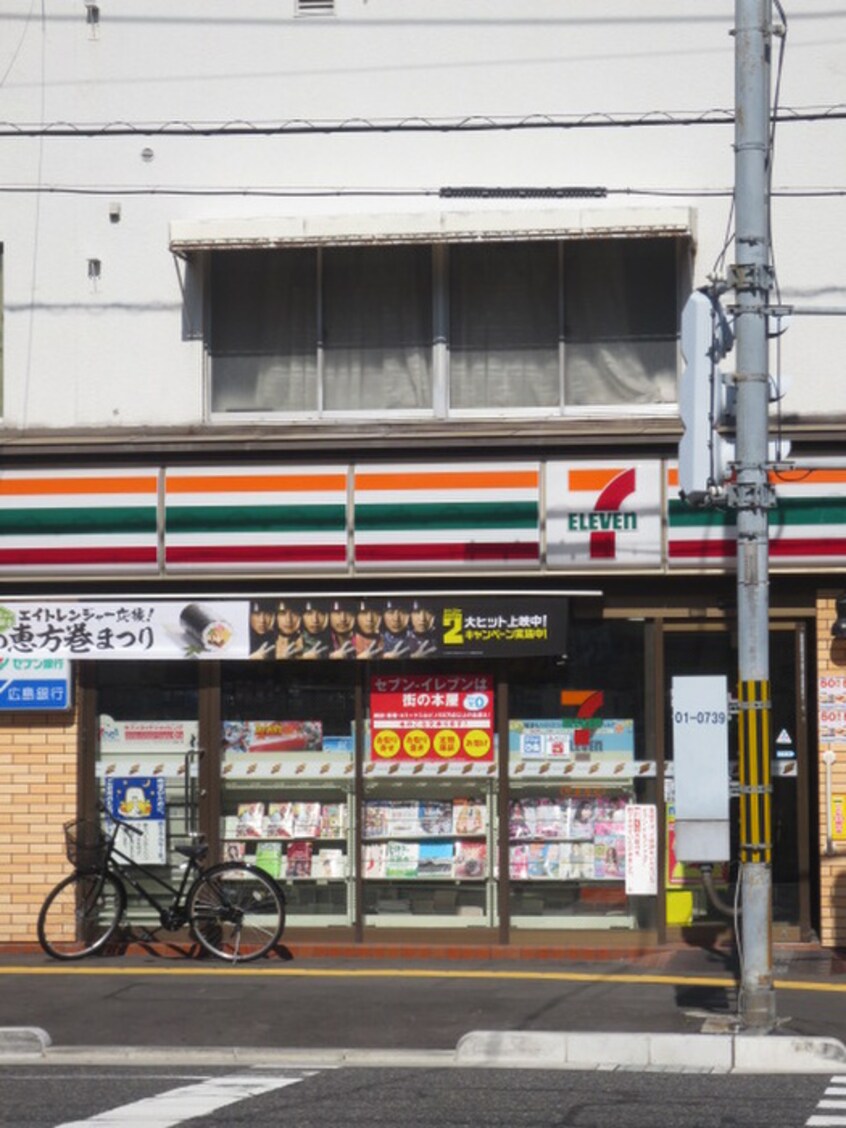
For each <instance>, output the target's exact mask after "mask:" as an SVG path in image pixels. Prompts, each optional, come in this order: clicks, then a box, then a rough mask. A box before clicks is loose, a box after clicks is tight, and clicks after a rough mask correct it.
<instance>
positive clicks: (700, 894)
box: [664, 622, 812, 942]
mask: <svg viewBox="0 0 846 1128" xmlns="http://www.w3.org/2000/svg"><path fill="white" fill-rule="evenodd" d="M807 659H808V639H807V625H806V624H805V623H804V622H791V623H784V624H777V625H775V626H774V627H773V628H772V629H771V631H770V683H771V693H772V718H771V723H772V736H773V748H772V765H771V766H772V783H773V806H772V814H773V863H772V880H773V938H774V940H776V941H781V942H786V941H797V940H804V939H807V938H809V936H810V933H811V926H812V921H811V889H810V883H809V873H810V865H809V858H810V851H811V838H810V834H811V831H810V817H809V813H810V806H809V778H808V772H809V758H808V732H807V717H808V709H807V700H808V676H809V674H808V661H807ZM664 670H665V681H666V684H665V694H664V700H665V726H666V727H665V734H666V748H667V757H668V760H672V757H673V743H672V720H671V716H670V699H671V686H672V679H673V678H674V677H678V676H686V675H707V674H722V675H725V676H726V677H727V679H728V686H729V693H730V694H731V695H732V696H734V694H735V691H736V682H737V645H736V638H734V637H733V636H732V635H731V634H730V633H729V631H728V630H726V629H725V628H724V627H722V626H718V625H712V624H702V625H700V626H699V627H698V628H696V627H691V626H690V625H689V624H686V625H685V626H684V627H682V626H679V627H676V626H675V625H669V624H668V625H666V626H665V628H664ZM737 755H738V753H737V723H736V720H735V719H733V720H732V723H731V725H730V729H729V760H730V765H731V768H730V770H731V795H732V799H731V810H730V819H731V832H732V843H731V862H730V865H729V866H728V867H727V868H726V870H725V871H724V872H721V871H719V870H715V875H716V877H717V878H718V893H720V895H721V897H720V899H721V900H723V901H726V902H728V904H733V899H734V888H735V882H736V880H737V873H738V858H739V849H738V823H739V817H738V785H737V778H738V776H737ZM668 792H669V796H670V797H671V795H672V789H671V788H669V789H668ZM672 846H673V811H672V803H671V802H670V803H668V807H667V865H666V866H665V871H664V873H665V886H666V888H665V894H666V896H665V907H666V923H667V929H668V932H670V933H672V932H673V931H674V930H675V929H684V928H690V927H696V926H698V925H702V926H712V927H713V926H715V925H719V924H720V923H723V924H724V925H726V926H729V925H730V924H731V921H730V918H729V917H727V915H726V913H725V912H721V911H720V909H719V908H718V907H717V906H716V905H714V904H713V903H711V901H710V900H709V898H708V897H707V895H706V893H705V889H704V886H703V884H702V879H701V873H700V871H699V870H698V869H697V867H695V866H682V865H679V864H676V863H674V862H673V849H672Z"/></svg>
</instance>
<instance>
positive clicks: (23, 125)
mask: <svg viewBox="0 0 846 1128" xmlns="http://www.w3.org/2000/svg"><path fill="white" fill-rule="evenodd" d="M842 120H846V103H836V104H834V105H829V106H810V107H796V108H790V107H785V108H783V109H780V110H779V111H778V113H777V114H776V115H775V117H774V121H778V122H779V123H781V124H785V125H786V124H791V123H798V122H803V123H809V122H826V121H842ZM734 121H735V112H734V110H733V109H732V110H726V109H710V110H702V111H698V112H691V111H679V110H647V111H645V112H644V113H640V114H632V113H617V112H615V113H597V112H592V113H588V114H582V115H578V116H575V115H570V116H568V115H557V114H546V113H534V114H527V115H525V116H523V117H505V116H502V117H499V116H493V115H483V114H478V115H472V116H468V117H460V118H426V117H411V118H372V119H368V118H346V119H337V120H309V119H307V118H294V119H289V120H286V121H270V122H262V121H247V120H240V121H228V122H227V121H222V122H221V121H218V122H187V121H164V122H127V121H112V122H99V123H97V122H84V123H83V122H77V123H74V122H63V121H59V122H10V121H0V137H42V136H44V137H92V138H93V137H244V136H256V137H272V136H287V135H291V136H297V135H310V134H333V133H350V134H360V133H480V132H482V133H484V132H498V131H504V132H510V131H511V132H513V131H520V130H547V129H556V130H575V129H642V128H666V127H672V128H676V127H680V126H704V125H734Z"/></svg>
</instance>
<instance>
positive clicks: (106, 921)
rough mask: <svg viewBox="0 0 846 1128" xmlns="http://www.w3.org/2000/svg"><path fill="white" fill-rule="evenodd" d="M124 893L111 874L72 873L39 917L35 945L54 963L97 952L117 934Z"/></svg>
mask: <svg viewBox="0 0 846 1128" xmlns="http://www.w3.org/2000/svg"><path fill="white" fill-rule="evenodd" d="M125 908H126V890H125V889H124V887H123V885H122V884H121V882H120V881H118V879H117V878H116V877H114V876H113V875H112V874H110V873H72V874H71V875H70V877H66V878H65V880H64V881H60V882H59V884H58V885H57V886H56V888H55V889H54V890H53V891H52V893H50V894H49V896H48V897H47V900H46V901H45V902H44V904H43V905H42V906H41V912H40V913H39V914H38V943H39V944H40V945H41V947H42V948H43V949H44V951H45V952H46V953H47V955H48V956H53V958H54V959H57V960H79V959H82V957H83V956H90V955H91V954H92V953H93V952H99V951H100V950H101V949H102V948H104V947H105V945H106V944H107V943H108V940H109V938H110V937H111V936H112V935H113V934H114V933H115V932H116V931H117V927H118V925H119V924H120V921H121V917H122V916H123V911H124V909H125Z"/></svg>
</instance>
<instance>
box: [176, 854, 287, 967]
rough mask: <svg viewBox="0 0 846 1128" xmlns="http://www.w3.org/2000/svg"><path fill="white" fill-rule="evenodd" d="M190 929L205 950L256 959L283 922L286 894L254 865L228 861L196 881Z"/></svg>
mask: <svg viewBox="0 0 846 1128" xmlns="http://www.w3.org/2000/svg"><path fill="white" fill-rule="evenodd" d="M188 917H189V920H190V922H191V929H192V931H193V933H194V935H195V936H196V938H197V940H199V942H200V943H201V944H202V946H203V947H204V948H205V949H206V951H207V952H209V953H211V955H213V956H217V957H218V959H221V960H229V961H230V962H231V963H236V962H239V961H246V960H257V959H259V958H260V957H261V956H264V955H266V954H267V953H268V952H269V951H270V950H271V949H272V948H273V947H274V946H275V945H276V944H277V943H278V942H279V938H280V937H281V935H282V931H283V929H284V927H285V895H284V894H283V892H282V890H281V889H280V888H279V886H278V885H277V884H276V882H275V881H273V879H272V878H271V877H269V876H268V875H267V874H266V873H264V872H263V871H262V870H260V869H257V868H256V867H255V866H249V865H245V864H243V863H241V862H224V863H223V864H222V865H218V866H212V867H211V869H207V870H206V871H205V872H204V873H202V874H201V875H200V876H199V877H198V878H197V880H196V881H195V882H194V884H193V886H192V887H191V890H190V892H189V894H188Z"/></svg>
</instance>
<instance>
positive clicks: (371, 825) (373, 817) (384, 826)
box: [364, 799, 390, 838]
mask: <svg viewBox="0 0 846 1128" xmlns="http://www.w3.org/2000/svg"><path fill="white" fill-rule="evenodd" d="M389 807H390V804H389V803H387V802H385V801H384V800H383V799H368V800H367V801H366V802H365V804H364V837H365V838H382V837H384V835H386V834H387V833H388V808H389Z"/></svg>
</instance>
